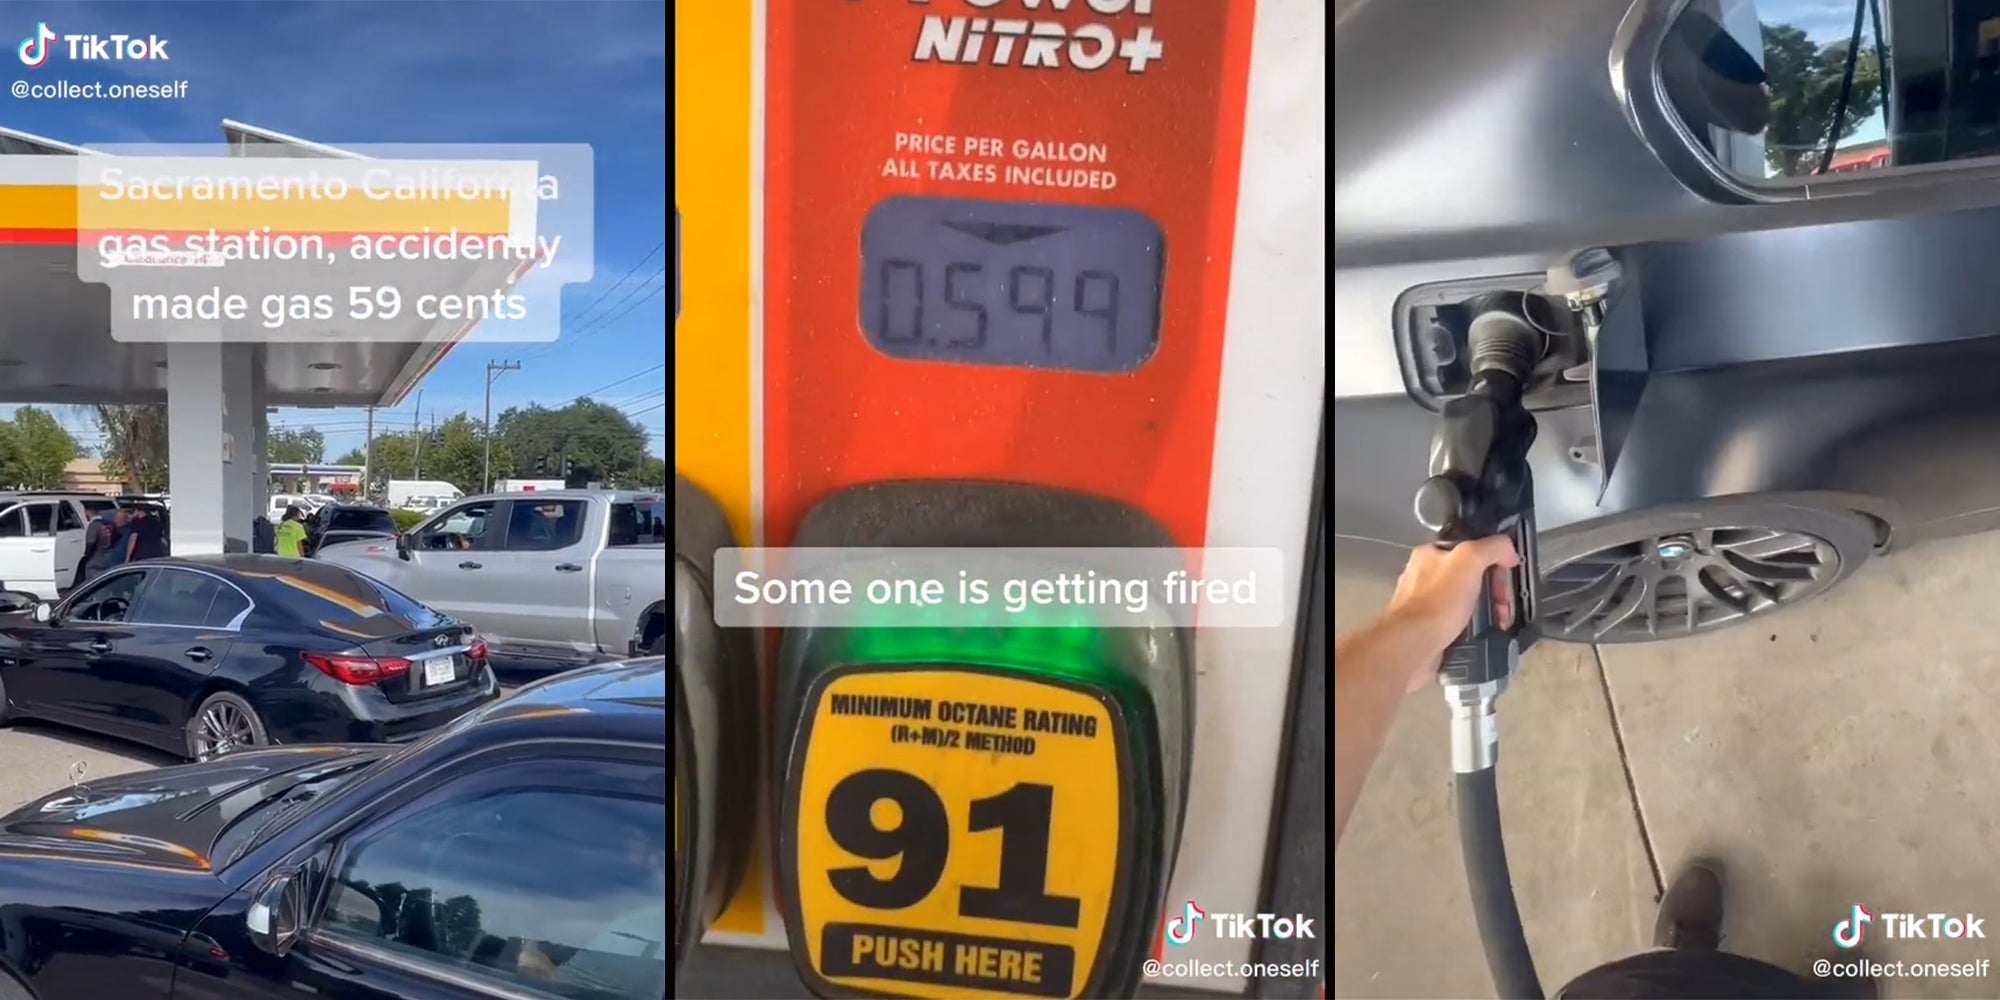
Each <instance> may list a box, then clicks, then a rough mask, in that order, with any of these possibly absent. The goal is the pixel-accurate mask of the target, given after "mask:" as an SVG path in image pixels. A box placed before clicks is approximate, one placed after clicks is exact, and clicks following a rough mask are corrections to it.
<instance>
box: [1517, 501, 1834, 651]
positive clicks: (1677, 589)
mask: <svg viewBox="0 0 2000 1000" xmlns="http://www.w3.org/2000/svg"><path fill="white" fill-rule="evenodd" d="M1839 576H1840V552H1839V550H1838V549H1837V548H1836V547H1835V546H1834V545H1833V544H1832V543H1830V542H1828V541H1827V540H1826V539H1824V538H1820V537H1818V536H1816V535H1812V534H1808V533H1806V532H1802V531H1790V530H1784V529H1778V528H1768V527H1703V528H1696V529H1694V530H1690V531H1676V532H1669V533H1664V534H1654V535H1647V536H1645V537H1641V538H1637V539H1634V540H1632V541H1629V542H1624V543H1621V544H1618V545H1613V546H1608V547H1606V548H1602V549H1598V550H1596V551H1594V552H1590V553H1588V554H1585V555H1582V556H1579V557H1576V558H1574V559H1570V560H1568V561H1567V562H1564V563H1562V564H1560V565H1558V566H1555V567H1554V568H1547V567H1545V568H1544V569H1543V571H1542V585H1541V592H1540V593H1539V594H1538V595H1537V597H1538V600H1537V615H1538V618H1539V621H1540V623H1541V631H1542V634H1543V635H1544V636H1546V637H1548V638H1551V639H1560V640H1565V641H1569V642H1648V641H1655V640H1660V639H1673V638H1679V637H1682V636H1688V635H1695V634H1698V633H1702V632H1708V631H1712V630H1714V629H1717V628H1721V627H1723V626H1725V625H1732V624H1735V623H1737V622H1739V621H1742V620H1744V619H1746V618H1749V617H1752V616H1755V615H1760V614H1763V613H1765V612H1768V611H1771V610H1774V609H1776V608H1779V607H1783V606H1785V605H1789V604H1796V603H1798V602H1800V601H1803V600H1806V599H1807V598H1810V597H1813V596H1816V595H1818V594H1819V593H1820V592H1822V591H1824V590H1826V589H1827V588H1828V587H1830V586H1832V585H1833V583H1834V581H1835V580H1836V579H1838V578H1839Z"/></svg>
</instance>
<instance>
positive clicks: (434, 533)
mask: <svg viewBox="0 0 2000 1000" xmlns="http://www.w3.org/2000/svg"><path fill="white" fill-rule="evenodd" d="M495 506H496V504H495V502H494V501H492V500H481V501H478V502H476V503H469V504H465V505H464V506H462V507H458V508H456V509H453V510H452V511H450V512H448V513H446V514H445V515H444V516H443V517H441V518H438V519H437V520H435V521H432V522H431V523H430V524H429V525H427V526H425V528H424V530H423V531H422V532H421V533H420V534H418V536H417V547H418V548H422V549H447V550H449V549H482V550H483V549H485V548H487V547H488V546H487V545H486V542H487V540H488V539H487V537H486V521H487V518H488V517H489V516H490V515H491V514H492V513H493V508H494V507H495Z"/></svg>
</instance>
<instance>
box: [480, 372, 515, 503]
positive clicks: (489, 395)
mask: <svg viewBox="0 0 2000 1000" xmlns="http://www.w3.org/2000/svg"><path fill="white" fill-rule="evenodd" d="M520 370H521V363H520V362H519V361H488V362H486V419H485V421H484V423H483V424H482V426H483V427H484V428H485V429H484V430H482V431H481V432H480V436H481V437H483V438H485V439H486V457H485V458H484V459H483V460H482V462H481V464H480V473H479V480H480V483H481V484H482V486H481V489H483V490H485V491H487V492H491V491H492V490H493V380H494V379H496V378H499V377H500V376H501V375H502V374H503V373H505V372H517V371H520Z"/></svg>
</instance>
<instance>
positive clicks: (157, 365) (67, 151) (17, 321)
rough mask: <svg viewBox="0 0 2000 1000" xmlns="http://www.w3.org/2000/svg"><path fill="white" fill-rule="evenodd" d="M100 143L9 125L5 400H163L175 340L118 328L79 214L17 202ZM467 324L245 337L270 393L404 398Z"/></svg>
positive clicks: (462, 277)
mask: <svg viewBox="0 0 2000 1000" xmlns="http://www.w3.org/2000/svg"><path fill="white" fill-rule="evenodd" d="M222 131H223V135H224V138H225V140H226V141H227V142H228V146H229V153H230V155H231V156H236V157H250V156H283V157H289V158H348V159H351V158H360V157H359V155H358V154H355V153H350V152H347V151H344V150H339V149H335V148H333V147H330V146H324V145H320V144H318V143H312V142H307V141H305V140H303V139H297V138H293V137H291V136H287V135H283V134H281V133H278V132H273V131H270V130H268V129H261V128H257V127H255V126H250V125H243V124H240V123H237V122H232V121H226V120H225V121H224V122H223V123H222ZM103 155H106V154H103V153H100V152H97V151H93V150H88V149H83V148H81V147H77V146H73V145H70V144H68V143H64V142H59V141H56V140H53V139H46V138H42V137H40V136H35V135H29V134H27V133H24V132H19V131H15V130H12V129H8V128H5V127H0V303H5V304H6V308H5V309H4V310H0V403H44V404H93V403H125V404H130V403H161V402H165V401H166V393H167V379H166V368H167V345H165V344H159V343H125V342H120V341H118V340H115V339H113V337H112V335H111V317H110V294H109V290H108V289H106V288H105V287H104V286H102V285H99V284H95V283H91V282H85V281H82V280H79V279H78V278H77V276H76V261H77V249H78V248H77V243H76V239H75V238H74V236H75V226H74V221H73V220H72V221H71V224H70V227H69V229H68V230H67V231H65V230H63V229H61V228H47V227H46V226H43V225H37V224H34V223H33V222H30V223H29V224H28V225H25V226H24V225H23V221H24V219H23V217H24V216H25V215H27V214H29V213H28V211H27V209H25V208H19V207H17V206H15V205H13V204H10V202H11V201H13V200H14V199H22V200H23V201H25V200H26V199H28V198H31V197H33V195H34V193H36V192H46V191H47V190H49V189H51V188H59V187H63V186H71V185H74V183H75V181H76V171H75V163H74V161H73V160H69V159H59V158H68V157H77V156H103ZM45 201H46V199H44V202H45ZM426 266H429V267H434V268H437V269H440V270H441V271H442V269H446V268H455V269H459V272H460V273H437V274H435V275H426V276H425V278H424V279H423V280H424V281H425V283H432V282H435V283H436V284H440V285H443V284H459V283H461V282H463V283H466V284H470V283H471V282H472V280H473V278H474V277H475V276H474V275H473V274H472V273H470V272H468V271H465V269H467V268H474V267H484V268H487V269H492V268H495V267H496V265H495V263H493V262H490V261H489V262H484V263H483V264H467V263H464V262H445V263H437V264H433V265H426ZM503 270H504V269H503ZM499 278H500V280H504V278H505V275H504V274H501V275H500V276H499ZM470 329H471V326H470V324H468V325H467V326H466V327H464V328H462V329H459V330H457V331H455V332H454V333H451V334H449V335H447V336H432V335H430V331H428V330H426V329H424V328H423V327H421V326H413V327H412V329H411V334H410V339H409V340H407V341H389V340H383V339H379V338H370V339H367V340H362V339H358V338H357V339H329V340H328V341H326V342H309V343H300V342H282V343H269V344H257V345H254V346H248V349H249V350H251V352H252V353H253V355H254V357H253V360H252V362H251V364H252V368H253V370H254V371H255V372H256V375H255V377H256V378H257V379H259V380H260V381H261V385H260V387H259V388H260V389H261V393H260V395H261V396H262V398H263V400H264V402H265V403H266V404H268V405H272V406H322V407H333V406H372V405H380V406H395V405H397V404H398V403H400V402H401V400H402V398H403V396H404V395H405V394H407V393H408V392H409V391H410V390H411V389H412V388H413V387H414V386H415V385H416V384H417V382H418V381H419V380H421V379H422V378H423V376H424V374H425V373H427V372H428V371H430V369H431V368H432V367H434V366H435V365H436V364H437V363H438V361H439V360H441V359H442V358H443V357H444V355H445V354H446V353H447V352H448V351H450V350H451V347H452V345H453V344H454V343H455V342H456V341H457V340H458V339H460V338H462V337H463V336H464V335H465V334H466V333H467V332H469V330H470Z"/></svg>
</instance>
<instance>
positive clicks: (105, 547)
mask: <svg viewBox="0 0 2000 1000" xmlns="http://www.w3.org/2000/svg"><path fill="white" fill-rule="evenodd" d="M124 526H125V512H124V511H122V510H119V509H117V508H115V507H114V508H112V509H110V510H106V511H104V512H102V513H100V514H98V515H97V517H95V518H93V519H92V520H91V522H90V534H89V536H88V537H87V538H86V539H85V541H84V545H83V578H84V579H85V580H89V579H94V578H96V577H98V576H101V575H103V574H104V572H105V571H106V570H109V569H110V568H111V567H113V566H116V565H118V563H119V561H120V560H122V559H123V558H124V557H125V550H124V548H123V547H122V546H121V545H120V544H119V543H120V542H121V541H122V540H123V539H122V538H121V537H120V532H121V531H122V529H123V528H124ZM79 582H81V581H79Z"/></svg>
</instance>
